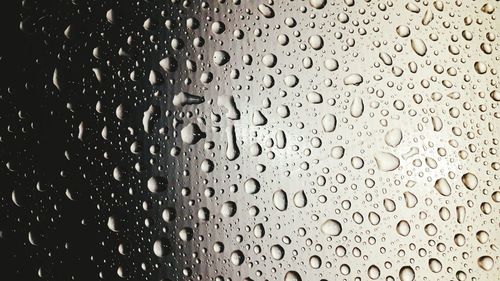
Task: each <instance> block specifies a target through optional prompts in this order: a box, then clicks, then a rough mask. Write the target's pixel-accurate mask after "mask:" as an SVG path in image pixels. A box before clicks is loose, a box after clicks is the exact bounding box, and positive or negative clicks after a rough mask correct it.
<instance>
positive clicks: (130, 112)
mask: <svg viewBox="0 0 500 281" xmlns="http://www.w3.org/2000/svg"><path fill="white" fill-rule="evenodd" d="M496 5H498V4H497V2H495V1H485V2H484V3H483V2H481V1H439V0H436V1H420V0H415V1H414V0H407V1H369V0H345V1H326V0H307V1H272V0H269V1H245V0H220V1H206V2H205V1H177V0H171V1H170V0H169V1H163V2H161V3H160V2H154V1H152V2H149V1H139V2H136V3H130V4H126V3H124V1H122V2H120V3H119V4H118V3H107V4H106V5H105V4H102V5H96V7H94V8H95V11H94V10H93V9H90V8H89V10H91V12H92V17H91V18H86V19H85V22H90V23H92V25H91V26H92V28H89V27H88V26H87V27H84V26H82V25H81V24H80V23H78V22H74V19H73V21H68V24H69V25H67V26H65V27H64V28H62V29H61V28H60V29H50V30H48V31H45V30H44V26H43V22H35V23H33V22H31V21H29V20H26V22H24V21H23V22H21V24H20V29H21V30H22V31H23V32H25V33H27V34H41V36H46V37H47V40H48V41H49V42H51V44H53V45H52V46H51V47H52V48H54V49H53V50H52V51H51V52H50V55H52V56H53V57H54V58H56V59H55V63H54V61H52V65H51V66H50V69H49V70H46V72H45V73H44V76H43V77H44V79H45V80H44V81H43V83H44V86H43V87H40V88H39V89H38V90H39V91H41V93H38V94H40V95H47V96H51V95H53V96H56V97H57V98H58V100H59V101H62V102H63V105H64V107H62V106H61V107H60V108H56V109H54V112H57V111H64V114H62V113H61V116H64V118H65V121H64V123H65V125H61V126H66V127H67V130H65V134H66V135H65V136H66V137H67V141H66V142H63V143H61V146H60V147H59V148H58V149H59V150H58V151H54V153H55V155H58V156H60V155H63V156H64V161H63V162H64V163H63V164H61V165H60V167H57V168H55V170H54V172H56V173H55V174H54V175H52V176H47V177H45V176H44V177H42V176H41V175H39V173H38V172H36V171H31V172H33V174H30V173H31V172H30V171H29V170H26V171H25V170H23V167H21V166H20V165H19V164H18V163H16V159H15V158H14V157H11V158H9V159H5V160H3V161H4V164H5V167H6V168H5V170H4V172H2V173H13V174H14V175H17V176H19V177H21V176H22V175H26V176H28V177H31V179H35V178H37V177H40V178H44V180H34V182H35V183H36V184H35V183H32V184H31V185H30V186H19V187H14V188H13V187H9V188H11V189H12V190H11V194H12V196H11V198H12V200H11V201H9V202H6V201H2V204H3V205H13V207H15V208H20V209H21V210H24V211H19V212H27V213H31V214H32V215H34V216H38V219H35V220H33V221H31V222H30V223H29V227H28V229H27V230H20V232H21V233H23V234H22V235H25V237H26V242H29V244H28V243H26V247H35V248H36V247H38V248H40V250H38V251H40V253H37V254H33V256H34V257H36V258H42V257H46V253H47V252H51V251H53V250H52V249H51V247H54V246H51V245H52V244H51V243H49V242H47V241H52V240H51V237H50V235H49V233H50V231H49V232H47V231H45V232H47V233H45V232H44V231H43V230H37V231H35V230H32V229H31V228H32V227H33V229H43V227H41V226H38V227H34V226H35V225H39V224H41V223H43V222H44V221H50V220H59V219H58V217H59V216H63V215H64V213H63V212H61V214H58V215H57V214H56V215H50V214H39V213H37V212H36V210H34V209H35V208H34V206H38V205H41V204H48V205H53V208H55V209H56V213H58V212H57V209H58V207H57V206H58V205H59V204H63V203H55V202H51V200H50V198H51V197H55V198H59V197H57V196H58V195H57V194H60V193H61V192H63V193H64V195H65V197H67V198H65V199H64V200H69V201H72V202H75V203H74V204H75V206H79V205H78V204H83V203H78V201H79V200H80V201H83V202H86V203H85V204H88V205H90V206H92V209H93V210H97V211H96V212H95V213H96V214H95V215H93V216H92V217H86V216H85V214H83V215H82V218H81V220H80V224H81V225H83V227H82V230H81V231H84V232H85V231H87V232H85V233H90V232H92V231H93V230H92V231H91V230H88V228H86V227H85V225H88V224H90V225H92V226H94V227H95V228H96V229H98V231H97V233H98V237H99V238H98V239H99V241H97V242H96V243H95V247H101V246H102V247H104V246H106V248H105V249H106V250H98V249H97V248H96V249H94V250H92V251H94V252H93V254H90V256H87V257H84V258H85V259H86V260H91V261H92V265H93V266H95V268H96V276H95V280H98V279H103V280H110V279H113V278H115V277H119V278H123V279H126V280H139V279H141V280H215V281H222V280H247V281H248V280H284V281H299V280H330V281H331V280H401V281H413V280H459V281H462V280H496V279H495V278H498V276H500V260H499V249H498V243H499V239H500V234H499V233H500V229H499V224H500V222H499V219H498V214H499V203H500V189H499V179H498V178H499V176H500V174H499V169H500V161H499V156H498V153H497V148H498V146H499V130H498V126H500V122H499V121H498V119H499V117H500V113H499V102H500V92H499V90H498V87H499V85H498V81H499V75H498V68H499V67H500V63H499V60H500V57H499V48H500V44H499V40H496V37H497V36H498V35H499V34H498V32H499V31H500V28H499V26H498V19H497V17H496V15H497V14H498V11H497V10H496V8H495V6H496ZM130 10H134V11H139V12H137V13H136V12H130ZM126 11H129V12H126ZM87 12H88V11H87ZM81 13H85V12H84V11H79V12H78V13H77V14H81ZM54 30H59V31H60V32H55V31H54ZM54 38H58V39H57V40H56V39H54ZM82 42H84V43H82ZM58 47H60V48H61V49H56V48H58ZM28 88H29V87H28ZM32 90H35V89H32ZM25 113H26V112H24V111H23V110H19V111H18V115H19V116H18V120H19V123H21V124H25V123H26V122H33V124H35V125H36V124H37V120H34V119H30V118H29V117H26V116H25ZM53 114H56V113H53ZM28 120H29V121H28ZM27 130H28V131H29V130H30V129H29V128H28V129H27ZM14 134H23V132H12V131H11V130H8V131H2V136H1V137H2V139H7V138H12V135H14ZM66 177H70V178H78V179H79V180H80V181H81V185H79V186H66V185H65V184H64V181H61V178H66ZM52 181H53V182H52ZM82 189H84V190H86V191H82ZM30 200H31V201H36V202H38V203H36V204H35V205H30V204H33V203H30V202H29V201H30ZM58 200H63V199H58ZM58 202H59V201H58ZM64 204H67V203H64ZM49 213H50V212H49ZM13 216H15V215H13ZM44 216H45V217H44ZM51 216H53V217H51ZM54 217H55V218H54ZM37 221H38V222H37ZM49 225H50V223H49ZM86 229H87V230H86ZM88 235H90V234H88ZM58 247H59V246H58ZM71 249H72V248H71V247H70V246H68V249H67V251H71ZM34 251H37V250H34ZM58 251H59V250H58ZM73 251H75V250H73ZM103 251H105V252H104V253H103ZM97 253H99V254H97ZM73 254H74V255H78V252H77V251H75V252H73ZM49 256H50V255H49ZM59 266H60V265H59V263H58V262H57V261H52V262H48V263H44V265H43V266H40V267H39V268H38V269H37V272H36V274H37V275H39V276H40V277H42V278H44V277H46V276H47V275H46V274H47V273H45V272H49V273H48V274H53V275H48V276H49V277H50V276H54V275H55V276H57V271H58V267H59ZM74 276H78V271H77V270H75V272H74Z"/></svg>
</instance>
